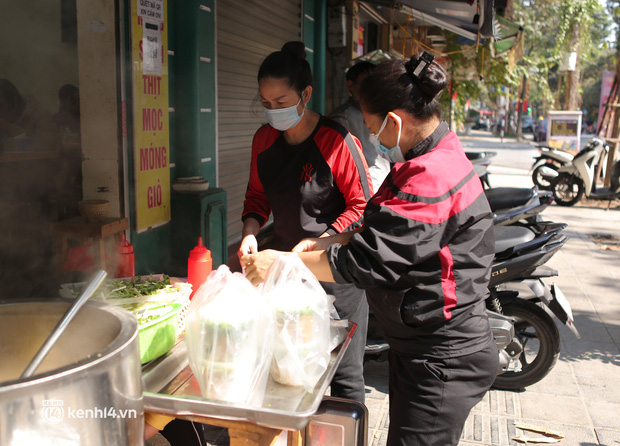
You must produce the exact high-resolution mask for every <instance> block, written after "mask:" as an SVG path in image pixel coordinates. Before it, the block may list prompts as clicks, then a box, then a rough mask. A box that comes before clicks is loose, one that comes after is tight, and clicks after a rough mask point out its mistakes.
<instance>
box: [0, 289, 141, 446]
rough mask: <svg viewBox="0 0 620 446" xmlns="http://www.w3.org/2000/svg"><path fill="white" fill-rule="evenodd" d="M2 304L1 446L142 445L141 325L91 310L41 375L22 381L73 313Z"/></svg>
mask: <svg viewBox="0 0 620 446" xmlns="http://www.w3.org/2000/svg"><path fill="white" fill-rule="evenodd" d="M70 303H71V302H70V301H66V300H61V299H54V300H51V299H47V300H36V301H33V300H28V301H25V300H20V301H4V302H1V301H0V445H2V446H9V445H10V446H23V445H27V444H54V445H63V446H64V445H79V446H91V445H139V444H142V443H143V438H144V437H143V436H144V411H143V405H142V382H141V369H140V353H139V345H138V324H137V322H136V319H135V318H134V317H133V316H132V315H131V314H130V313H128V312H126V311H124V310H122V309H120V308H118V307H114V306H111V305H106V304H101V303H97V302H87V304H86V305H84V307H83V308H82V309H81V310H80V311H79V313H78V314H77V315H76V317H75V319H74V320H73V321H72V322H71V323H70V324H69V326H68V327H67V329H66V331H65V333H64V334H63V335H62V336H61V337H60V339H59V340H58V342H57V344H56V346H55V347H54V348H53V349H52V351H51V352H50V354H49V355H48V357H47V358H46V359H45V360H44V361H43V363H42V364H41V366H40V367H39V369H38V370H37V372H36V374H35V375H34V376H32V377H31V378H30V379H27V380H20V379H19V376H20V375H21V373H22V372H23V371H24V369H25V368H26V366H27V365H28V363H29V361H30V360H31V359H32V357H33V356H34V355H35V353H36V352H37V350H38V349H39V347H40V346H41V345H42V344H43V341H44V340H45V339H46V338H47V336H48V335H49V333H50V332H51V331H52V329H53V328H54V326H55V325H56V323H57V322H58V321H59V320H60V318H61V317H62V315H63V314H64V312H65V311H66V310H67V308H68V307H69V305H70Z"/></svg>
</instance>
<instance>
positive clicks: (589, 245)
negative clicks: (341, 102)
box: [365, 132, 620, 446]
mask: <svg viewBox="0 0 620 446" xmlns="http://www.w3.org/2000/svg"><path fill="white" fill-rule="evenodd" d="M461 139H462V141H463V146H464V147H465V150H472V151H479V150H495V151H497V152H498V155H497V156H496V157H495V158H493V161H492V164H491V166H490V169H489V171H490V173H491V175H490V181H491V185H492V186H493V187H500V186H512V187H532V181H531V177H530V173H529V172H528V170H529V167H530V166H531V164H532V162H533V160H532V158H531V157H532V155H534V154H536V153H537V152H536V150H535V147H534V146H533V145H532V143H531V141H530V142H524V143H518V142H515V141H514V140H510V139H508V138H506V139H505V143H504V144H503V145H502V144H501V143H500V140H499V138H494V137H492V136H490V133H486V132H479V133H476V134H474V135H473V136H463V137H461ZM590 204H591V203H587V202H586V203H584V202H583V201H582V202H581V203H578V204H577V205H576V206H573V207H560V206H556V205H552V206H550V207H549V208H547V209H546V210H545V211H544V213H543V216H544V217H545V218H546V219H548V220H552V221H556V222H565V223H567V224H568V227H567V228H566V230H565V231H564V233H565V234H566V235H567V236H568V237H569V240H568V242H567V243H566V244H565V245H564V247H563V248H562V249H561V250H560V251H559V252H558V253H557V254H556V255H555V256H554V257H553V258H551V260H550V261H549V262H548V263H547V265H549V266H551V267H552V268H555V269H557V270H558V272H559V275H558V277H556V278H555V279H554V280H553V282H555V283H556V285H558V286H559V287H560V288H561V290H562V291H563V293H564V294H565V296H566V297H567V299H568V300H569V301H570V303H571V306H572V309H573V314H574V317H575V326H576V327H577V329H578V330H579V332H580V334H581V339H579V340H578V339H577V338H576V337H575V336H574V335H573V334H572V333H571V332H570V331H569V330H568V329H567V328H566V327H565V326H564V325H562V324H560V323H559V322H558V321H557V319H556V323H557V324H558V327H559V330H560V335H561V338H562V350H561V352H560V358H559V359H558V362H557V364H556V365H555V367H554V369H553V370H552V371H551V372H550V373H549V375H547V376H546V377H545V378H544V379H543V380H542V381H540V382H539V383H537V384H534V385H532V386H530V387H528V388H527V389H525V390H523V391H520V392H514V391H501V390H491V391H489V392H488V393H487V395H486V396H485V398H484V399H483V400H482V401H481V402H480V403H479V404H478V405H477V406H476V407H474V409H473V410H472V412H471V413H470V416H469V418H468V420H467V423H466V425H465V429H464V432H463V435H462V438H461V442H460V443H459V446H473V445H518V444H522V443H518V442H516V441H514V440H512V438H513V437H514V436H516V435H527V436H528V437H530V438H531V437H540V436H541V435H537V434H534V433H532V432H526V431H522V430H520V429H517V428H516V427H515V422H523V423H528V424H534V425H537V426H542V427H545V428H549V429H553V430H559V431H562V432H563V433H564V436H565V438H564V439H562V440H561V441H560V442H559V443H558V444H560V445H562V446H594V445H605V446H617V445H620V304H619V302H618V301H620V286H619V282H620V249H616V250H606V249H605V248H604V246H603V247H602V246H601V245H599V244H596V243H594V242H593V241H592V239H591V237H589V235H591V234H603V235H606V236H610V237H612V238H615V240H616V241H618V240H620V207H615V208H612V209H610V210H606V209H605V208H604V207H594V206H591V205H590ZM609 246H611V244H610V245H609ZM365 376H366V405H367V407H368V410H369V413H370V419H369V439H368V444H369V446H384V445H385V444H386V439H387V429H388V396H387V376H388V372H387V363H386V362H384V363H379V362H375V361H370V362H368V363H367V364H366V367H365Z"/></svg>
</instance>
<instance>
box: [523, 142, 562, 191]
mask: <svg viewBox="0 0 620 446" xmlns="http://www.w3.org/2000/svg"><path fill="white" fill-rule="evenodd" d="M536 147H537V148H538V152H539V153H540V155H538V156H537V157H536V158H535V159H534V164H532V168H531V169H530V171H531V172H532V181H533V182H534V184H535V185H536V186H538V187H539V188H540V189H542V190H550V189H551V181H552V180H553V179H554V178H555V177H557V176H558V169H560V168H561V167H563V166H564V165H566V164H567V163H570V162H571V161H572V160H573V154H572V153H570V152H567V151H566V150H563V149H558V148H555V147H549V146H544V145H541V144H537V146H536Z"/></svg>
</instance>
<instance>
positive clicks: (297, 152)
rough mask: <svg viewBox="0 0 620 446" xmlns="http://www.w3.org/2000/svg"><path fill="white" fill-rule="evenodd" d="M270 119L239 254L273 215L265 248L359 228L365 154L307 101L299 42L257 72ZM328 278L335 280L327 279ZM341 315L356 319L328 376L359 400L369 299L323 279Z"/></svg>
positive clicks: (258, 138) (340, 392) (336, 390)
mask: <svg viewBox="0 0 620 446" xmlns="http://www.w3.org/2000/svg"><path fill="white" fill-rule="evenodd" d="M258 87H259V93H260V99H261V102H262V105H263V107H264V113H265V117H266V119H267V121H268V122H269V124H266V125H264V126H262V127H261V128H260V129H259V130H258V131H257V132H256V134H255V135H254V140H253V142H252V161H251V166H250V179H249V182H248V188H247V192H246V195H245V202H244V207H243V214H242V219H243V232H242V241H241V246H240V248H239V255H240V256H241V255H246V254H251V253H256V252H257V250H258V246H257V241H256V235H257V234H258V231H259V229H260V228H261V227H262V226H263V225H264V224H265V223H266V222H267V221H268V219H269V216H270V215H271V214H273V240H272V241H271V242H270V244H269V247H270V248H272V249H277V250H280V251H290V250H291V249H292V248H293V247H294V246H295V245H297V244H298V243H299V242H300V241H301V240H302V239H304V238H307V237H326V236H329V235H332V234H338V233H341V232H343V231H346V230H347V229H351V228H354V227H357V226H359V225H360V224H361V222H360V220H361V217H362V214H363V212H364V208H365V206H366V202H367V201H368V199H370V195H371V185H370V176H369V173H368V167H367V165H366V160H365V158H364V155H363V153H362V150H361V146H360V145H359V141H357V139H355V137H353V136H352V135H351V134H350V133H349V132H348V131H347V130H346V129H345V128H344V127H342V126H341V125H340V124H338V123H337V122H336V121H333V120H331V119H329V118H326V117H325V116H322V115H320V114H318V113H315V112H313V111H312V110H310V109H308V108H307V104H308V101H309V100H310V97H311V96H312V73H311V71H310V65H309V63H308V61H306V59H305V47H304V44H303V43H302V42H289V43H287V44H285V45H284V46H283V47H282V50H281V51H276V52H274V53H272V54H270V55H269V56H268V57H267V58H266V59H265V60H264V61H263V62H262V64H261V66H260V69H259V71H258ZM332 282H333V281H332ZM322 285H323V288H325V291H326V292H327V293H328V294H331V295H333V296H335V298H336V301H335V303H334V305H335V307H336V310H338V314H339V316H340V317H341V318H343V319H348V320H350V321H353V322H355V323H357V324H358V329H357V331H356V334H355V336H354V338H353V340H352V342H351V344H350V346H349V349H348V350H347V352H346V353H345V355H344V357H343V360H342V362H341V363H340V366H339V367H338V369H337V370H336V374H335V376H334V379H333V380H332V383H331V392H332V395H333V396H339V397H343V398H350V399H355V400H357V401H360V402H362V403H363V402H364V395H365V387H364V376H363V358H364V346H365V342H366V327H367V324H368V303H367V302H366V299H365V297H364V291H363V290H361V289H358V288H356V287H355V286H354V285H351V284H336V283H323V284H322Z"/></svg>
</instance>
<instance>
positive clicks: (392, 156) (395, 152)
mask: <svg viewBox="0 0 620 446" xmlns="http://www.w3.org/2000/svg"><path fill="white" fill-rule="evenodd" d="M395 116H398V115H395ZM398 118H399V119H400V117H398ZM387 120H388V116H387V115H386V116H385V119H384V120H383V124H381V128H380V129H379V133H377V134H376V135H375V134H374V133H371V134H370V142H371V143H372V145H373V146H375V147H376V149H377V152H379V155H380V156H381V157H382V158H385V159H387V160H389V161H390V162H391V163H404V162H405V157H404V156H403V151H402V150H401V149H400V132H401V130H402V121H401V128H400V129H399V130H398V138H397V139H396V146H395V147H392V148H391V149H388V148H387V147H385V146H384V145H383V144H381V141H379V135H381V132H382V131H383V129H384V128H385V125H386V124H387Z"/></svg>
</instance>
